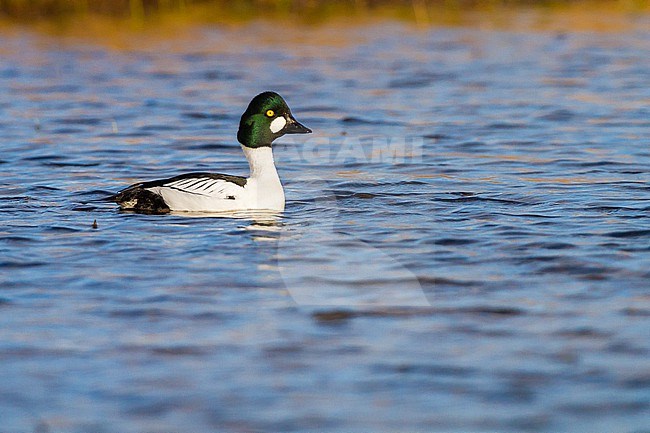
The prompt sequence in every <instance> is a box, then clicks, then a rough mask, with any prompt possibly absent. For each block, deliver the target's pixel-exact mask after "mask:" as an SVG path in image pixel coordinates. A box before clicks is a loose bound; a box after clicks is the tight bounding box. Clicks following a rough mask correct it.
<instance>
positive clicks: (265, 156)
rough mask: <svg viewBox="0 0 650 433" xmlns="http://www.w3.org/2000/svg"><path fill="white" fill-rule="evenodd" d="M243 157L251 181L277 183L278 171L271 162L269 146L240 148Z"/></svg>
mask: <svg viewBox="0 0 650 433" xmlns="http://www.w3.org/2000/svg"><path fill="white" fill-rule="evenodd" d="M241 148H242V150H243V151H244V155H246V159H247V160H248V165H249V166H250V169H251V176H250V177H251V179H264V180H276V179H277V181H278V182H279V181H280V178H279V177H278V171H277V170H276V169H275V162H274V161H273V151H272V150H271V147H270V146H264V147H257V148H251V147H246V146H242V147H241Z"/></svg>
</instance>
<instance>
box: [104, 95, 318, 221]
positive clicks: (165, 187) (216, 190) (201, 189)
mask: <svg viewBox="0 0 650 433" xmlns="http://www.w3.org/2000/svg"><path fill="white" fill-rule="evenodd" d="M309 133H311V129H309V128H307V127H305V126H304V125H302V124H300V123H299V122H298V121H297V120H296V119H295V118H294V117H293V115H292V114H291V110H290V109H289V107H288V106H287V103H286V102H285V101H284V99H282V97H281V96H280V95H278V94H277V93H275V92H264V93H260V94H259V95H257V96H256V97H254V98H253V100H252V101H251V102H250V104H248V108H247V109H246V111H245V112H244V114H242V116H241V121H240V122H239V131H238V132H237V140H238V141H239V143H241V147H242V149H243V151H244V155H246V159H247V160H248V165H249V166H250V176H249V177H248V178H245V177H240V176H231V175H227V174H219V173H187V174H181V175H180V176H176V177H171V178H169V179H162V180H154V181H150V182H141V183H136V184H134V185H131V186H130V187H128V188H126V189H124V190H122V191H120V192H119V193H117V194H116V195H115V196H114V197H113V199H114V200H115V202H117V203H118V204H119V205H120V207H121V208H122V209H126V210H134V211H138V212H145V213H166V212H169V211H189V212H223V211H239V210H272V211H282V210H284V190H283V189H282V183H281V182H280V178H279V177H278V172H277V170H276V169H275V163H274V161H273V151H272V149H271V144H272V143H273V141H274V140H275V139H276V138H279V137H281V136H283V135H284V134H309Z"/></svg>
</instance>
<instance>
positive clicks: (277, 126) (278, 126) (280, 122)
mask: <svg viewBox="0 0 650 433" xmlns="http://www.w3.org/2000/svg"><path fill="white" fill-rule="evenodd" d="M286 124H287V119H285V118H284V116H280V117H277V118H275V119H273V122H271V132H272V133H274V134H275V133H277V132H278V131H281V130H282V128H284V126H285V125H286Z"/></svg>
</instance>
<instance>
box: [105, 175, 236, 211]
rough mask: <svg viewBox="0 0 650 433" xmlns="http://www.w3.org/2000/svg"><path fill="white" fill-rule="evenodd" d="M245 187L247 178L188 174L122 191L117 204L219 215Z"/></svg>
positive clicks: (118, 195)
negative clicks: (218, 212)
mask: <svg viewBox="0 0 650 433" xmlns="http://www.w3.org/2000/svg"><path fill="white" fill-rule="evenodd" d="M245 187H246V178H244V177H239V176H230V175H227V174H219V173H188V174H183V175H180V176H175V177H171V178H168V179H161V180H155V181H151V182H142V183H137V184H135V185H131V186H130V187H128V188H126V189H124V190H122V191H120V192H119V193H118V194H117V195H115V197H114V200H115V201H116V202H117V203H118V204H119V205H120V207H122V209H129V210H135V211H139V212H148V213H166V212H169V211H170V210H187V211H219V210H225V209H229V208H231V207H232V200H237V199H239V198H240V197H241V196H242V195H243V194H242V193H243V191H244V188H245Z"/></svg>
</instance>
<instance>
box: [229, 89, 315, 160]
mask: <svg viewBox="0 0 650 433" xmlns="http://www.w3.org/2000/svg"><path fill="white" fill-rule="evenodd" d="M309 133H311V129H309V128H307V127H305V126H304V125H302V124H300V122H298V121H297V120H296V119H294V117H293V115H292V114H291V110H290V109H289V106H288V105H287V103H286V102H284V99H282V96H280V95H278V94H277V93H275V92H264V93H260V94H259V95H257V96H256V97H254V98H253V100H252V101H251V103H250V104H248V108H247V109H246V111H245V112H244V114H242V116H241V121H240V122H239V131H238V132H237V140H239V142H240V143H241V144H242V145H244V146H246V147H252V148H256V147H263V146H269V147H270V146H271V143H273V140H275V139H276V138H278V137H282V136H283V135H284V134H309Z"/></svg>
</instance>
